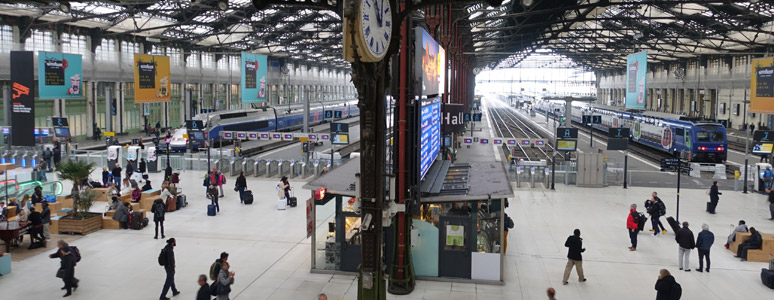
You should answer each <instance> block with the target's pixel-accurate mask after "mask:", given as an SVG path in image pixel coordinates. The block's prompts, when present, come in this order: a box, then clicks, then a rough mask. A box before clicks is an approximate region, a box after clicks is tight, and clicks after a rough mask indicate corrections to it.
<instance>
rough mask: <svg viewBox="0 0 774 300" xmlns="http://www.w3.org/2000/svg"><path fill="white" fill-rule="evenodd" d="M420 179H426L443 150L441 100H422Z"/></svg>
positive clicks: (436, 98)
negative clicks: (439, 152) (440, 151)
mask: <svg viewBox="0 0 774 300" xmlns="http://www.w3.org/2000/svg"><path fill="white" fill-rule="evenodd" d="M419 116H420V117H419V118H420V119H419V123H420V130H421V135H420V140H419V143H420V148H419V158H420V160H419V169H420V175H419V178H420V179H421V178H424V177H425V174H427V171H428V170H430V166H432V165H433V162H434V161H435V158H436V157H437V156H438V151H439V150H440V149H441V98H438V97H435V98H431V99H422V100H421V107H420V114H419Z"/></svg>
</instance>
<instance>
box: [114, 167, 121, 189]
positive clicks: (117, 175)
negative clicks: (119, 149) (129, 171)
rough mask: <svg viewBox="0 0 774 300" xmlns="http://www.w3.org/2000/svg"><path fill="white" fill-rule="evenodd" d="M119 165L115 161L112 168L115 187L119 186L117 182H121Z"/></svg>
mask: <svg viewBox="0 0 774 300" xmlns="http://www.w3.org/2000/svg"><path fill="white" fill-rule="evenodd" d="M121 171H123V170H122V169H121V165H119V164H118V163H116V167H115V168H113V172H112V173H113V182H115V184H116V186H117V187H120V186H119V184H121Z"/></svg>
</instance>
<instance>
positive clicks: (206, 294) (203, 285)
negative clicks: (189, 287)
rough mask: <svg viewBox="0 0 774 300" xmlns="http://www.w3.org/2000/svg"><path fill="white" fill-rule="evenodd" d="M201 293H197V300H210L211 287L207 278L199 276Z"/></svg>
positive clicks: (202, 275)
mask: <svg viewBox="0 0 774 300" xmlns="http://www.w3.org/2000/svg"><path fill="white" fill-rule="evenodd" d="M198 282H199V291H198V292H196V300H210V299H211V297H210V285H209V284H207V276H206V275H204V274H201V275H199V281H198Z"/></svg>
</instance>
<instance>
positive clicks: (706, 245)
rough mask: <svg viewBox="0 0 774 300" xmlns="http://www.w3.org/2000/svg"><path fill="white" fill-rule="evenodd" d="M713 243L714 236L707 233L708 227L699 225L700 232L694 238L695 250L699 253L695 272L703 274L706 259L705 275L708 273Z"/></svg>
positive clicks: (709, 232)
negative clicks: (705, 259)
mask: <svg viewBox="0 0 774 300" xmlns="http://www.w3.org/2000/svg"><path fill="white" fill-rule="evenodd" d="M713 243H715V235H714V234H712V232H711V231H709V225H707V224H701V232H699V236H698V237H696V248H697V249H698V251H699V268H698V269H696V271H699V272H703V270H702V269H703V267H704V258H705V257H706V258H707V269H706V271H707V273H709V271H710V248H711V247H712V244H713Z"/></svg>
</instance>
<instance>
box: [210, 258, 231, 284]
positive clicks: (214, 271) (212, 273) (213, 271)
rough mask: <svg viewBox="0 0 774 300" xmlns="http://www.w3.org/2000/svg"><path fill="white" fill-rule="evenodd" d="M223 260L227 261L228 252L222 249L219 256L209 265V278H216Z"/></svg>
mask: <svg viewBox="0 0 774 300" xmlns="http://www.w3.org/2000/svg"><path fill="white" fill-rule="evenodd" d="M225 262H228V253H226V252H225V251H224V252H221V253H220V258H218V259H216V260H215V262H213V263H212V265H211V266H210V279H212V280H213V281H215V280H218V274H220V270H221V269H223V263H225Z"/></svg>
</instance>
